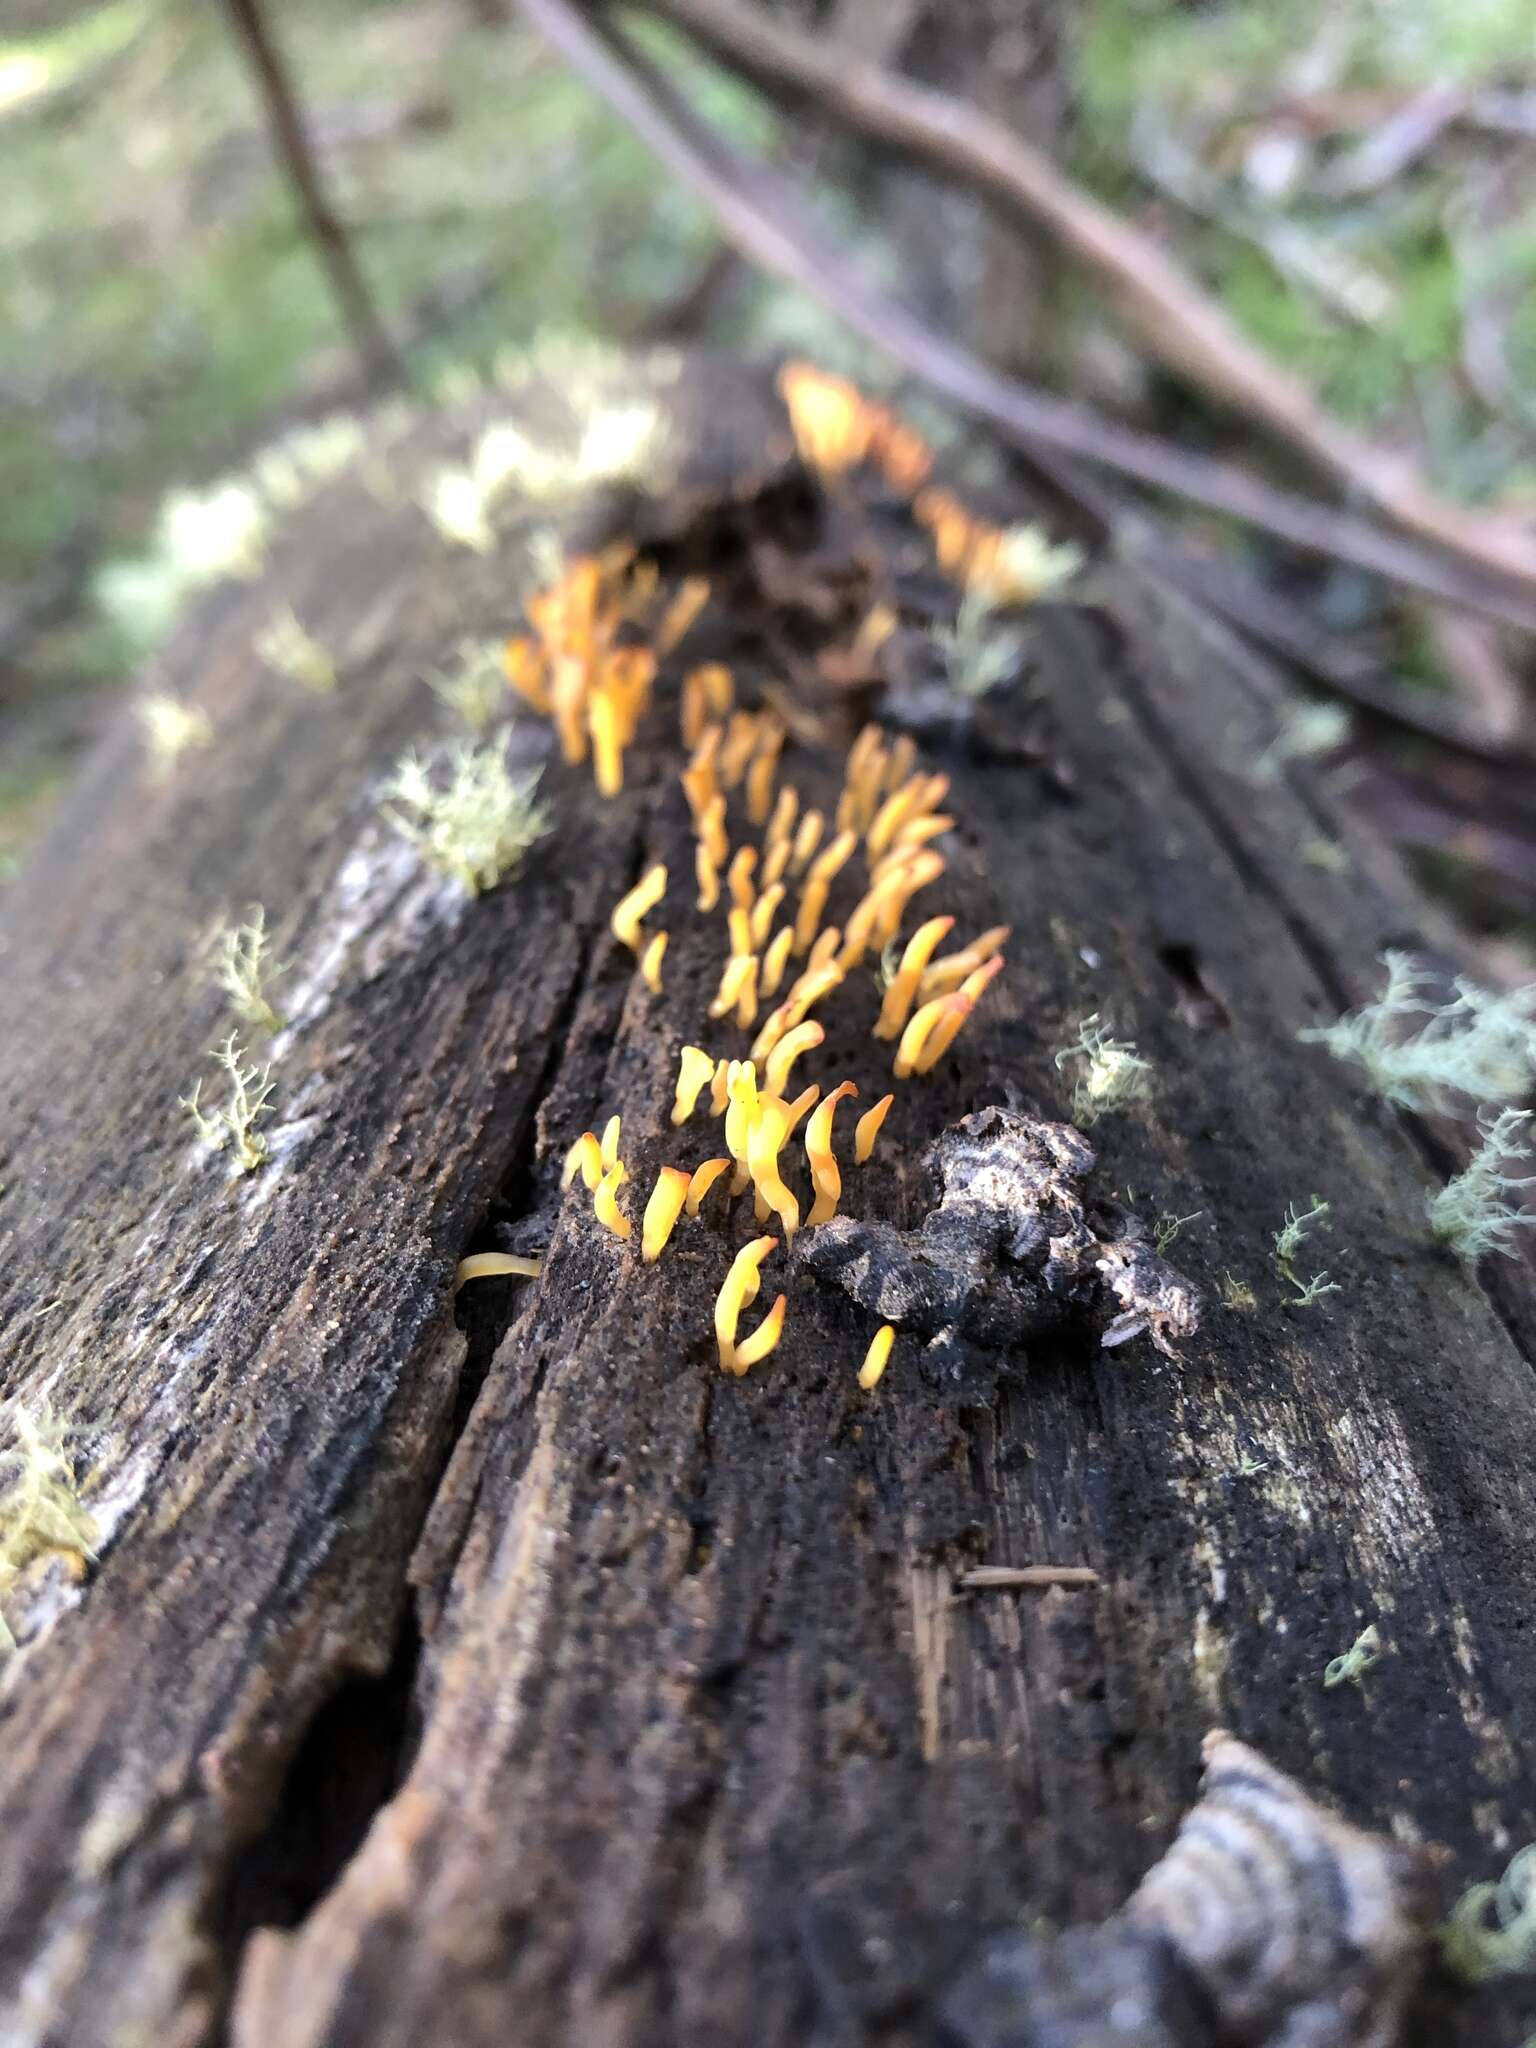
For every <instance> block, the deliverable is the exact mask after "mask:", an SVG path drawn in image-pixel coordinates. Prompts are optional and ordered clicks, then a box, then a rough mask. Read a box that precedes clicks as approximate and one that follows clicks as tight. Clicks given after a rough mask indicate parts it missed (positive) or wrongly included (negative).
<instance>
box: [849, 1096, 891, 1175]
mask: <svg viewBox="0 0 1536 2048" xmlns="http://www.w3.org/2000/svg"><path fill="white" fill-rule="evenodd" d="M895 1100H896V1098H895V1096H894V1095H882V1096H881V1098H880V1100H879V1101H878V1102H876V1103H874V1104H872V1105H871V1106H870V1108H868V1109H866V1110H865V1112H864V1114H863V1115H862V1116H861V1117H860V1118H859V1120H858V1122H857V1123H856V1124H855V1125H854V1127H853V1158H854V1164H855V1165H856V1166H864V1165H867V1164H868V1162H869V1155H870V1154H871V1152H873V1151H874V1149H875V1140H876V1138H878V1137H879V1135H880V1126H881V1125H882V1124H883V1123H884V1122H885V1119H886V1117H887V1116H888V1115H889V1113H890V1107H891V1104H892V1103H893V1102H894V1101H895Z"/></svg>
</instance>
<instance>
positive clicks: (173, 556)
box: [96, 477, 270, 644]
mask: <svg viewBox="0 0 1536 2048" xmlns="http://www.w3.org/2000/svg"><path fill="white" fill-rule="evenodd" d="M269 525H270V517H269V514H268V510H267V507H266V505H265V504H264V503H263V501H262V498H261V494H260V493H259V492H258V491H256V490H255V489H253V488H252V487H251V485H250V484H248V483H246V482H244V481H242V480H240V479H238V478H234V477H226V478H223V479H221V480H220V481H218V482H216V483H213V484H210V485H209V487H208V488H207V489H206V490H204V491H175V492H173V493H172V494H171V495H170V496H169V497H168V498H167V499H166V500H165V501H164V503H163V504H162V506H161V508H160V518H159V523H158V525H157V527H156V530H155V538H154V542H153V544H152V546H151V548H150V550H149V552H148V554H146V555H143V556H140V557H137V558H135V559H133V560H130V561H119V562H109V563H108V564H107V566H106V567H105V568H104V569H103V570H102V572H101V574H100V576H99V578H98V579H97V585H96V590H97V597H98V599H99V601H100V603H101V604H102V605H103V607H104V608H105V609H106V610H107V612H109V613H110V614H111V616H112V617H113V618H114V619H115V620H116V622H117V624H118V625H119V626H120V627H121V628H122V629H123V631H124V632H126V633H127V634H128V635H129V636H130V637H131V638H132V639H134V640H135V641H137V642H139V643H141V644H149V643H150V642H152V641H154V640H157V639H159V638H160V637H161V636H162V635H163V634H164V633H165V632H166V631H167V629H168V628H169V627H170V625H171V624H172V623H173V621H174V620H175V618H176V616H177V614H178V613H179V612H180V611H181V609H182V607H183V606H184V605H185V603H186V601H187V599H188V598H189V597H190V596H191V595H192V593H193V592H194V591H196V590H200V589H202V588H203V587H205V586H206V585H208V584H211V583H220V582H223V581H224V580H225V578H227V577H242V578H251V577H255V576H259V575H260V574H261V571H262V569H263V568H264V566H265V564H266V555H267V536H268V530H269Z"/></svg>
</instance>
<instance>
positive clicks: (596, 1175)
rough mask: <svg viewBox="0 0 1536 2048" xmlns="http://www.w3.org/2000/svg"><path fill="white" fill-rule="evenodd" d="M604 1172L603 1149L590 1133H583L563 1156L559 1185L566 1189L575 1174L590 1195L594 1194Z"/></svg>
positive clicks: (592, 1133)
mask: <svg viewBox="0 0 1536 2048" xmlns="http://www.w3.org/2000/svg"><path fill="white" fill-rule="evenodd" d="M604 1171H605V1168H604V1165H603V1148H602V1146H601V1145H599V1144H598V1142H597V1137H596V1135H595V1133H594V1132H592V1131H583V1132H582V1134H581V1136H580V1137H579V1138H578V1139H577V1140H576V1142H575V1144H574V1145H573V1146H572V1147H571V1149H570V1151H569V1152H567V1153H566V1155H565V1165H564V1166H563V1167H562V1168H561V1170H560V1185H561V1187H563V1188H568V1187H569V1186H570V1184H571V1182H572V1181H573V1180H574V1179H575V1178H576V1176H577V1174H578V1173H579V1174H580V1175H581V1180H582V1185H583V1186H584V1187H585V1189H586V1191H587V1193H588V1194H589V1195H590V1194H592V1193H593V1192H594V1190H595V1189H596V1187H597V1184H598V1182H599V1181H600V1180H601V1179H602V1177H603V1173H604Z"/></svg>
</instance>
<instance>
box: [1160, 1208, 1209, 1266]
mask: <svg viewBox="0 0 1536 2048" xmlns="http://www.w3.org/2000/svg"><path fill="white" fill-rule="evenodd" d="M1204 1214H1205V1211H1204V1210H1203V1209H1194V1210H1191V1212H1190V1213H1189V1215H1188V1216H1175V1215H1174V1214H1173V1212H1172V1210H1170V1209H1165V1210H1164V1211H1163V1212H1162V1214H1161V1215H1160V1216H1159V1217H1158V1219H1157V1221H1156V1222H1155V1223H1154V1224H1153V1226H1152V1248H1153V1250H1154V1251H1156V1252H1157V1254H1158V1255H1159V1257H1161V1256H1162V1254H1163V1253H1165V1252H1166V1251H1168V1250H1169V1248H1170V1247H1171V1246H1172V1245H1173V1243H1174V1241H1175V1240H1176V1239H1177V1237H1178V1234H1179V1232H1180V1231H1181V1230H1182V1229H1183V1228H1184V1226H1185V1224H1186V1223H1198V1222H1199V1220H1200V1218H1201V1217H1202V1216H1203V1215H1204Z"/></svg>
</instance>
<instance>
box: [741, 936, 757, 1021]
mask: <svg viewBox="0 0 1536 2048" xmlns="http://www.w3.org/2000/svg"><path fill="white" fill-rule="evenodd" d="M756 1022H757V955H756V954H755V953H749V954H748V955H747V971H746V973H745V974H743V976H742V977H741V985H740V987H739V988H738V989H737V991H736V1023H737V1026H738V1027H739V1029H741V1030H742V1031H750V1030H751V1029H752V1026H753V1025H754V1024H755V1023H756Z"/></svg>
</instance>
